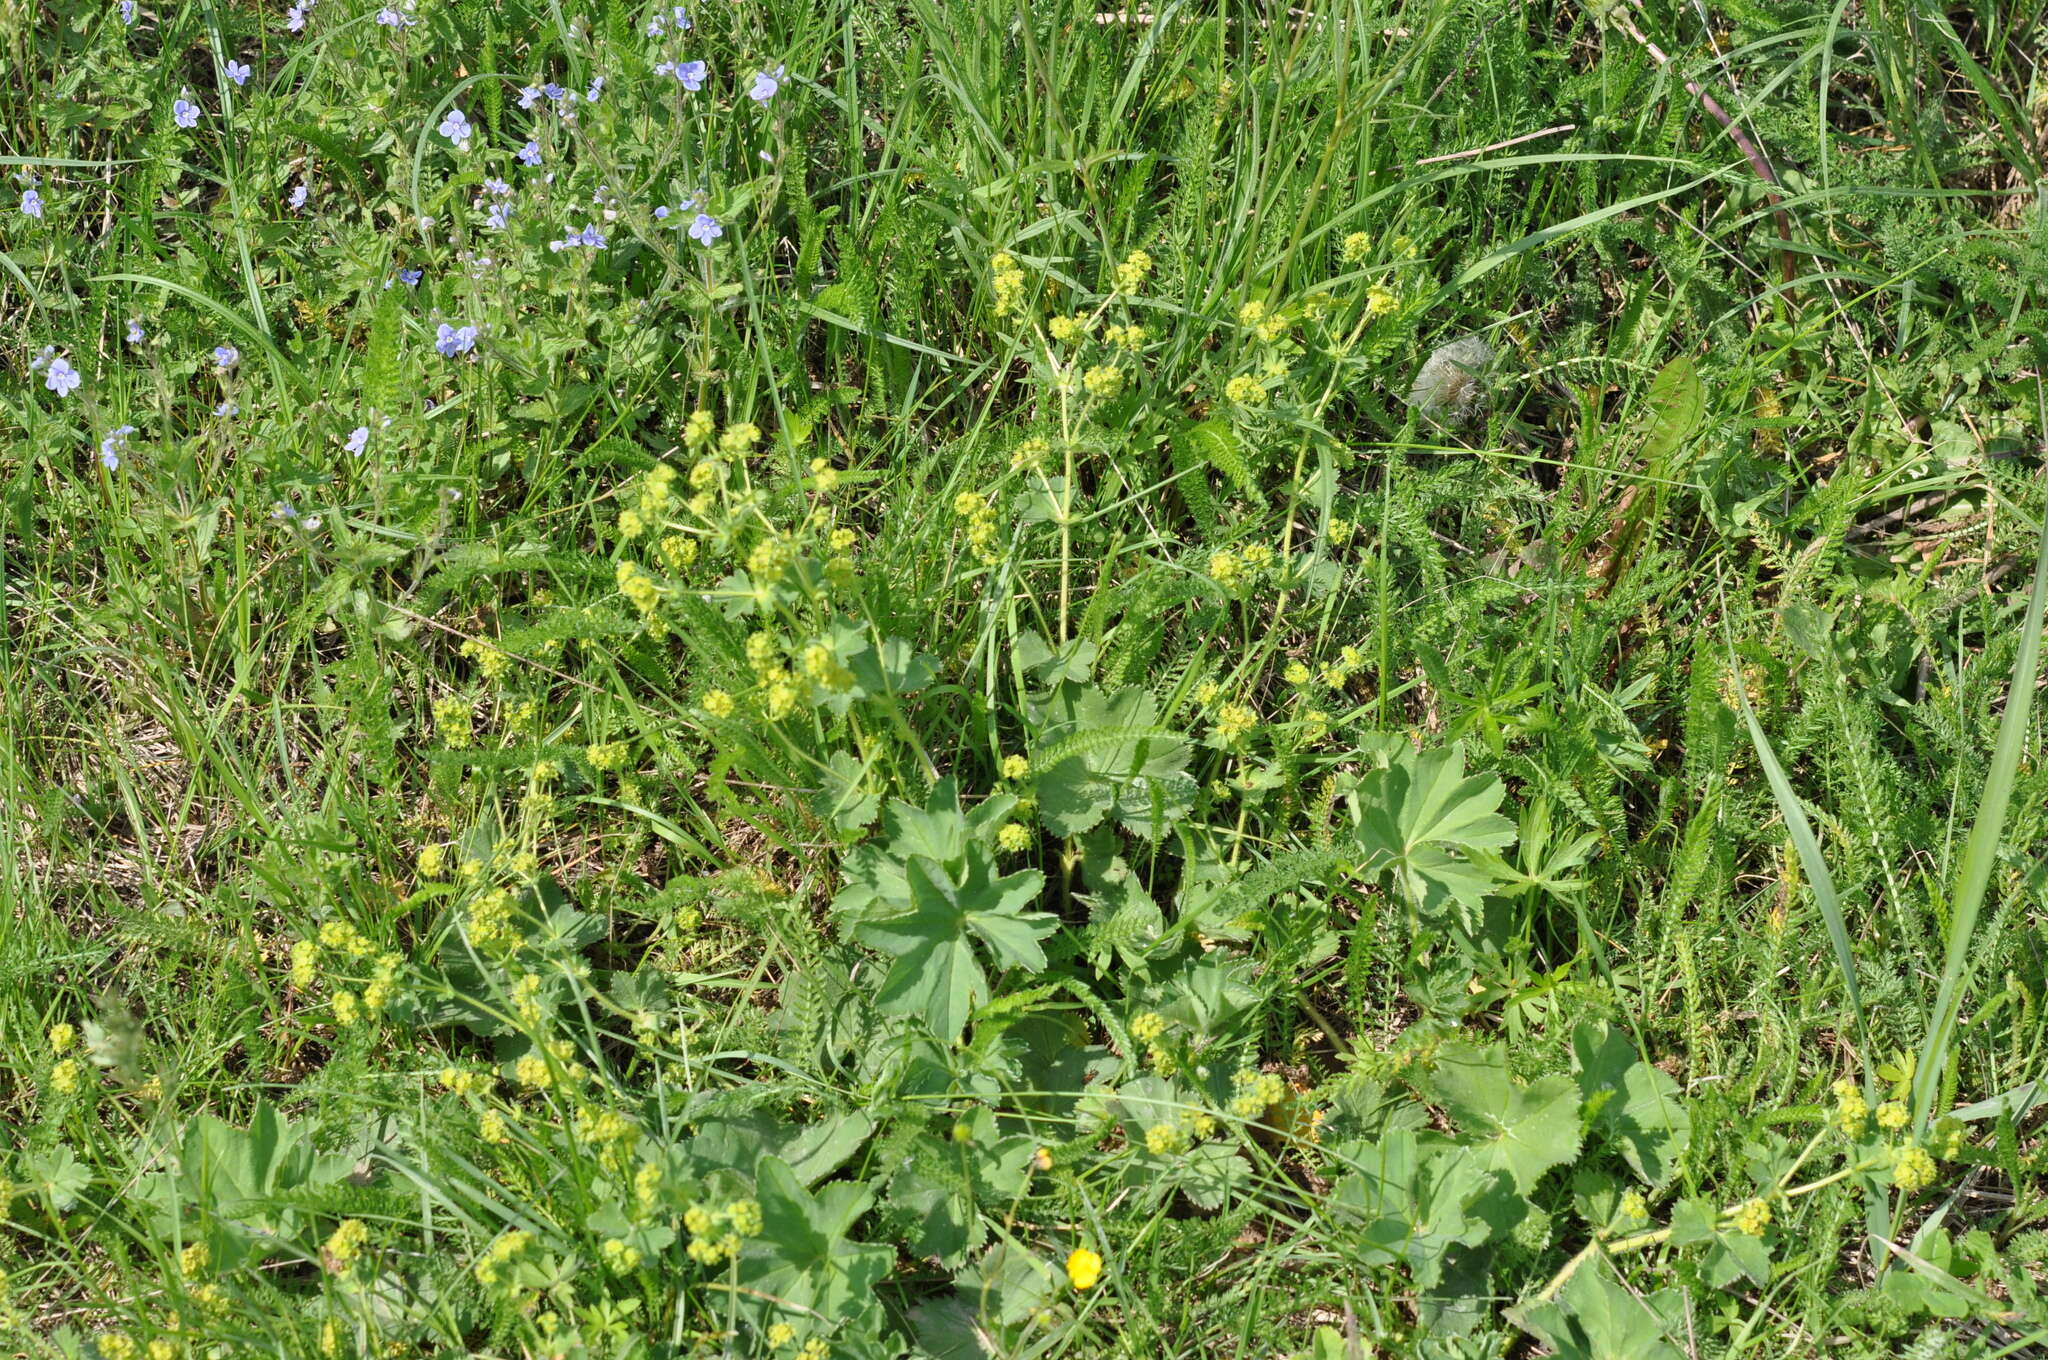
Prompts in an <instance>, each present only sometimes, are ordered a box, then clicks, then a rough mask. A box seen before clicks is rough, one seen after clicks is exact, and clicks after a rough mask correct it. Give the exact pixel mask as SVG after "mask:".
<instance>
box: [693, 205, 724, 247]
mask: <svg viewBox="0 0 2048 1360" xmlns="http://www.w3.org/2000/svg"><path fill="white" fill-rule="evenodd" d="M723 235H725V228H724V227H721V226H719V225H718V219H717V218H715V217H713V216H712V215H711V214H709V213H698V214H697V220H696V221H694V222H692V223H690V239H691V240H693V241H696V242H697V243H699V244H700V245H707V246H708V245H710V244H711V243H712V242H713V241H716V240H717V239H718V238H719V237H721V236H723Z"/></svg>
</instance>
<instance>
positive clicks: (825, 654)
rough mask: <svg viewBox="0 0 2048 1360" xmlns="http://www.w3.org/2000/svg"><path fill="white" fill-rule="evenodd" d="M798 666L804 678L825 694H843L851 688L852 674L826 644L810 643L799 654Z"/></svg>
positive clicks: (837, 654)
mask: <svg viewBox="0 0 2048 1360" xmlns="http://www.w3.org/2000/svg"><path fill="white" fill-rule="evenodd" d="M798 664H799V665H800V666H801V667H802V668H803V674H804V678H805V679H806V680H808V681H810V682H811V683H812V684H814V685H816V686H817V687H818V688H819V689H822V690H825V691H826V692H827V693H831V694H844V693H845V692H846V691H847V690H850V689H852V688H853V672H852V671H851V670H849V669H847V666H846V663H845V662H843V661H841V660H840V659H839V653H837V652H835V651H833V650H832V648H831V646H830V645H828V644H826V643H823V642H813V643H810V644H809V645H808V646H806V647H805V648H804V649H803V651H802V653H801V654H799V656H798Z"/></svg>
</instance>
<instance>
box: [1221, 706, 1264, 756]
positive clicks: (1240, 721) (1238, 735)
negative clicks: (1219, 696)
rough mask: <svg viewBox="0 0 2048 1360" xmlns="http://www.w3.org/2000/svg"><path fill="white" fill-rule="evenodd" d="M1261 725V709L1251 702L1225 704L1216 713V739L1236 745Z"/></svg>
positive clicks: (1225, 743) (1228, 744)
mask: <svg viewBox="0 0 2048 1360" xmlns="http://www.w3.org/2000/svg"><path fill="white" fill-rule="evenodd" d="M1258 725H1259V711H1258V710H1257V709H1255V708H1253V707H1252V706H1251V705H1250V704H1225V705H1223V707H1222V708H1221V709H1220V710H1219V711H1218V712H1217V714H1216V739H1217V740H1218V741H1220V742H1222V743H1223V744H1224V745H1226V746H1235V745H1237V743H1238V742H1240V741H1242V740H1244V738H1245V737H1247V736H1249V735H1250V734H1251V732H1252V730H1253V729H1254V728H1256V727H1257V726H1258Z"/></svg>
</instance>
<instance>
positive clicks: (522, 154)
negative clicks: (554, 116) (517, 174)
mask: <svg viewBox="0 0 2048 1360" xmlns="http://www.w3.org/2000/svg"><path fill="white" fill-rule="evenodd" d="M519 161H520V164H522V165H539V164H540V143H539V142H528V143H527V144H526V145H525V146H522V147H520V148H519Z"/></svg>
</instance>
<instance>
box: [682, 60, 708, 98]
mask: <svg viewBox="0 0 2048 1360" xmlns="http://www.w3.org/2000/svg"><path fill="white" fill-rule="evenodd" d="M710 73H711V68H710V67H708V66H706V65H705V64H704V63H703V62H701V61H686V62H684V63H682V64H681V65H679V66H677V67H676V79H677V80H680V81H681V82H682V83H683V88H684V89H686V90H688V91H689V92H690V93H691V94H695V93H696V92H697V91H699V90H701V89H703V88H704V77H705V76H707V75H709V74H710Z"/></svg>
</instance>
